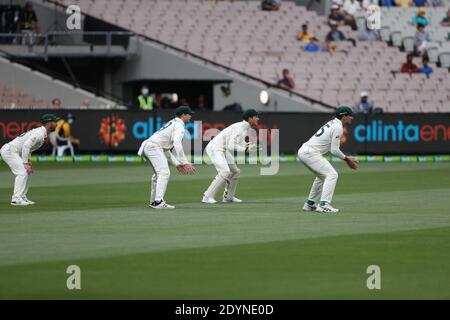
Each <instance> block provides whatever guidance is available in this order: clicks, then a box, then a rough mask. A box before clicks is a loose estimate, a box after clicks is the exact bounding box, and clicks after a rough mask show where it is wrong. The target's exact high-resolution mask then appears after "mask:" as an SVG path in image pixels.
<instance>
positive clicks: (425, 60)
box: [419, 56, 433, 76]
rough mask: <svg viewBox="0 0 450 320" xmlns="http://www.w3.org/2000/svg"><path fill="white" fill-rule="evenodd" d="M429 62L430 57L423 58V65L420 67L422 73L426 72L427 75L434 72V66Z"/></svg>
mask: <svg viewBox="0 0 450 320" xmlns="http://www.w3.org/2000/svg"><path fill="white" fill-rule="evenodd" d="M429 62H430V59H428V57H426V56H425V57H423V58H422V67H421V68H420V69H419V72H420V73H423V74H426V75H427V76H429V75H430V74H431V73H433V68H432V67H430V66H429V65H428V64H429Z"/></svg>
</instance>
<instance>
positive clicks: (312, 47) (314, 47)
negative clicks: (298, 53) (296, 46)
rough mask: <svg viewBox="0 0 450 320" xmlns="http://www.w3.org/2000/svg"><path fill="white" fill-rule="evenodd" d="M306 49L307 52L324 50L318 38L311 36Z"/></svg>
mask: <svg viewBox="0 0 450 320" xmlns="http://www.w3.org/2000/svg"><path fill="white" fill-rule="evenodd" d="M304 50H305V51H306V52H319V51H323V49H322V47H321V46H320V45H319V43H318V40H317V38H311V39H310V40H309V43H308V44H307V45H306V46H305V48H304Z"/></svg>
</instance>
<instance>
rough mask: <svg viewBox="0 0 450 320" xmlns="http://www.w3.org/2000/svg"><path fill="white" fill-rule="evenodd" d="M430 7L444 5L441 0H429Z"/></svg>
mask: <svg viewBox="0 0 450 320" xmlns="http://www.w3.org/2000/svg"><path fill="white" fill-rule="evenodd" d="M430 2H431V6H432V7H442V6H443V5H444V3H443V1H442V0H430Z"/></svg>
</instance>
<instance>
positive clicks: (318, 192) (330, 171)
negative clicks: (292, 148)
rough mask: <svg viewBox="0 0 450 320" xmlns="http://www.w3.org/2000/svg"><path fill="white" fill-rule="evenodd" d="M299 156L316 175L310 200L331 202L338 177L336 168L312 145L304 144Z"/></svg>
mask: <svg viewBox="0 0 450 320" xmlns="http://www.w3.org/2000/svg"><path fill="white" fill-rule="evenodd" d="M298 157H299V159H300V160H301V161H302V162H303V164H304V165H305V166H306V167H307V168H308V169H309V170H311V171H312V172H313V173H314V174H315V175H316V179H315V180H314V182H313V185H312V187H311V191H310V193H309V197H308V200H311V201H314V203H318V202H319V201H326V202H327V203H331V200H332V199H333V194H334V189H335V188H336V183H337V179H338V174H337V172H336V170H335V169H334V168H333V166H332V165H331V164H330V162H328V160H327V159H325V158H324V157H323V156H322V154H320V153H319V152H317V151H316V150H314V149H312V148H311V147H308V146H305V145H302V146H301V148H300V149H299V150H298Z"/></svg>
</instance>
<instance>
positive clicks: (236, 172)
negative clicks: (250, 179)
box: [230, 168, 241, 178]
mask: <svg viewBox="0 0 450 320" xmlns="http://www.w3.org/2000/svg"><path fill="white" fill-rule="evenodd" d="M240 175H241V170H240V169H239V168H233V170H231V173H230V176H231V177H232V178H239V176H240Z"/></svg>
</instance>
